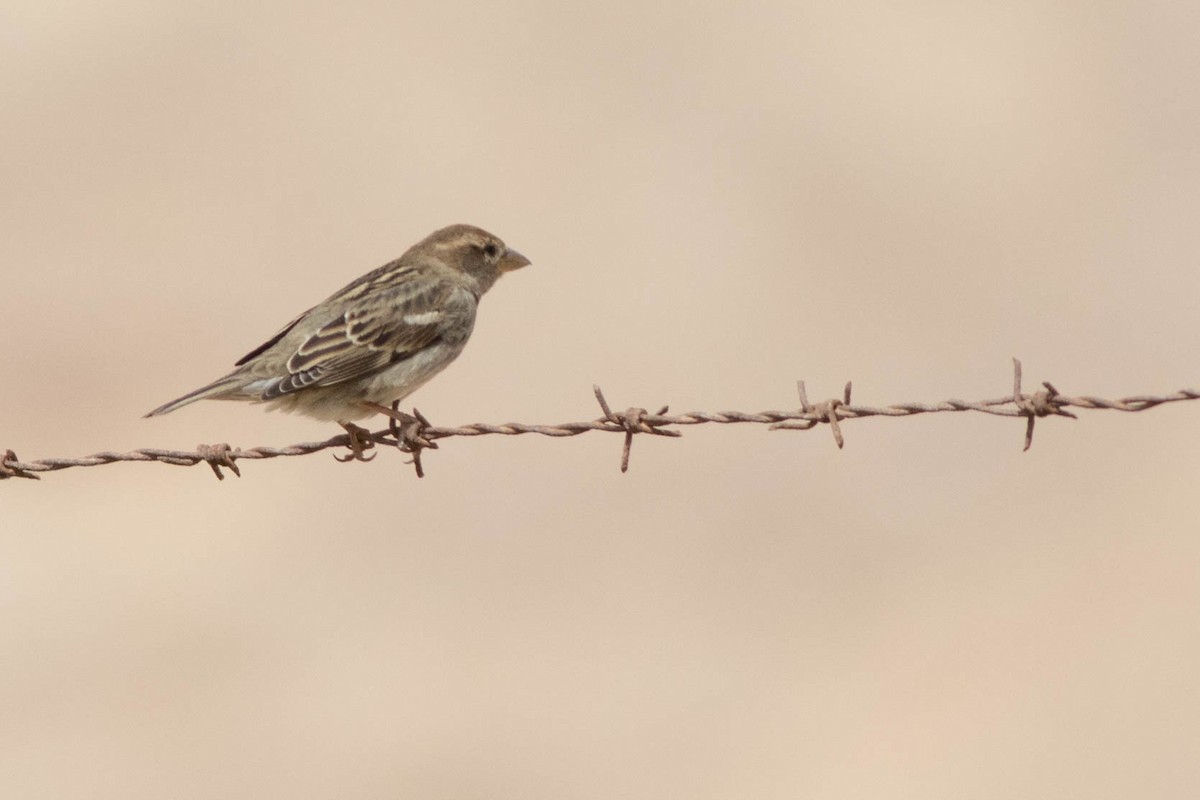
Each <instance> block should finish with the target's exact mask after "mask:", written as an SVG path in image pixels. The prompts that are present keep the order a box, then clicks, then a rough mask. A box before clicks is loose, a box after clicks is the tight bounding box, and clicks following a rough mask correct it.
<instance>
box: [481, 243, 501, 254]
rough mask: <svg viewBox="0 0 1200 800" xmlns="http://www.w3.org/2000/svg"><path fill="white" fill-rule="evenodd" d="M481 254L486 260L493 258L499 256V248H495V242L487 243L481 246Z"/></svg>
mask: <svg viewBox="0 0 1200 800" xmlns="http://www.w3.org/2000/svg"><path fill="white" fill-rule="evenodd" d="M483 254H484V255H485V256H487V257H488V258H495V257H496V256H498V255H499V254H500V248H499V247H497V246H496V243H495V242H488V243H487V244H485V245H484V246H483Z"/></svg>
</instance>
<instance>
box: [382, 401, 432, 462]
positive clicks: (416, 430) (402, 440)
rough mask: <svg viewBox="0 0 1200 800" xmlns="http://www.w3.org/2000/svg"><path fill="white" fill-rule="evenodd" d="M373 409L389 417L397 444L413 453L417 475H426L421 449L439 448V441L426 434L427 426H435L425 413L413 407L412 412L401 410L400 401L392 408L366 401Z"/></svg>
mask: <svg viewBox="0 0 1200 800" xmlns="http://www.w3.org/2000/svg"><path fill="white" fill-rule="evenodd" d="M366 405H367V407H368V408H370V409H372V410H373V411H378V412H379V413H380V414H383V415H384V416H386V417H387V418H388V430H389V431H390V432H391V434H392V436H395V437H396V446H397V447H399V448H400V450H401V451H403V452H405V453H412V462H411V463H412V465H413V467H415V468H416V470H417V477H418V478H423V477H425V470H424V469H423V468H422V467H421V451H422V450H424V449H426V448H428V449H430V450H437V442H435V441H433V440H432V439H430V438H429V437H428V436H426V435H425V430H426V429H427V428H430V427H433V426H432V424H431V423H430V422H429V420H427V419H425V415H424V414H422V413H421V412H420V411H417V410H416V409H415V408H414V409H413V413H412V414H406V413H404V412H403V411H401V410H400V401H399V400H397V401H395V402H394V403H392V406H391V408H388V407H387V406H384V405H380V404H379V403H370V402H368V403H366Z"/></svg>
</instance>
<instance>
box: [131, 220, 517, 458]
mask: <svg viewBox="0 0 1200 800" xmlns="http://www.w3.org/2000/svg"><path fill="white" fill-rule="evenodd" d="M528 264H529V259H527V258H526V257H525V256H523V255H521V254H520V253H518V252H517V251H516V250H512V249H510V248H508V247H507V246H505V244H504V242H502V241H501V240H500V239H499V238H497V237H496V236H493V235H492V234H490V233H488V232H487V231H485V230H481V229H480V228H476V227H473V226H471V225H451V226H450V227H448V228H442V229H441V230H439V231H435V232H434V233H432V234H430V235H429V236H427V237H425V238H424V239H422V240H421V241H420V242H417V243H416V244H415V245H413V246H412V247H410V248H409V249H408V251H407V252H406V253H405V254H404V255H402V256H400V258H398V259H396V260H395V261H392V262H391V263H389V264H385V265H383V266H382V267H380V268H379V269H376V270H374V271H373V272H368V273H367V274H366V275H363V276H362V277H361V278H359V279H358V280H355V281H353V282H351V283H350V284H348V285H347V286H346V287H345V288H343V289H342V290H341V291H339V292H337V293H335V294H334V295H332V296H331V297H329V298H328V299H327V300H325V301H323V302H321V303H319V304H317V305H315V306H313V307H312V308H310V309H309V310H308V311H305V312H304V313H303V314H301V315H300V316H298V317H296V318H295V319H294V320H292V321H291V322H289V323H288V324H287V325H285V326H284V327H283V329H282V330H281V331H279V333H277V334H275V335H274V336H272V337H271V338H270V339H268V340H267V341H266V342H264V343H263V344H261V345H259V346H258V347H256V348H255V349H254V350H252V351H250V352H249V353H247V354H246V355H245V356H243V357H242V359H241V360H240V361H238V362H237V364H236V366H237V369H235V370H233V371H232V372H230V373H229V374H228V375H226V376H224V377H222V378H218V379H217V380H215V381H213V382H212V383H210V384H208V385H207V386H202V387H200V388H199V389H196V390H195V391H192V392H188V393H187V394H185V395H184V396H183V397H180V398H178V399H176V400H172V401H171V402H169V403H167V404H165V405H162V406H159V407H158V408H156V409H154V410H153V411H151V412H150V413H149V414H147V415H146V416H147V417H156V416H159V415H161V414H169V413H170V412H172V411H174V410H175V409H177V408H181V407H183V406H186V405H188V404H189V403H194V402H195V401H197V400H244V401H248V402H252V403H266V404H267V405H268V406H269V408H271V409H272V410H274V409H278V410H282V411H289V412H296V413H299V414H306V415H308V416H310V417H314V418H316V419H320V420H325V421H335V422H337V423H339V424H341V425H342V427H343V428H345V429H346V430H347V431H348V432H349V433H350V435H351V441H352V447H354V445H355V444H356V442H355V436H356V433H357V434H358V435H361V434H362V433H364V431H363V430H362V429H361V428H358V427H357V426H355V425H353V424H351V423H352V421H353V420H358V419H362V418H364V417H368V416H371V415H372V414H377V413H384V414H388V415H389V416H395V412H393V411H392V409H391V408H388V407H387V404H389V403H392V402H393V401H398V400H402V399H403V398H405V397H407V396H408V395H410V394H412V393H413V392H414V391H416V390H417V389H418V388H420V386H421V385H423V384H424V383H425V382H426V381H428V380H429V379H430V378H432V377H433V376H434V375H437V374H438V373H439V372H441V371H442V370H443V369H445V368H446V367H447V366H449V364H450V362H451V361H453V360H454V359H455V358H457V357H458V354H459V353H461V352H462V350H463V347H465V346H466V344H467V339H469V338H470V336H471V330H472V329H473V328H474V326H475V310H476V308H477V307H478V305H479V299H480V298H481V297H483V295H484V293H485V292H487V290H488V289H490V288H492V285H493V284H495V282H496V280H497V279H498V278H499V277H500V276H501V275H503V274H504V273H506V272H511V271H512V270H515V269H519V268H521V267H524V266H527V265H528ZM363 444H364V442H363V441H361V440H359V441H357V445H358V447H355V448H354V449H355V453H356V455H358V456H361V450H360V449H359V447H361V446H362V445H363ZM368 446H369V445H368Z"/></svg>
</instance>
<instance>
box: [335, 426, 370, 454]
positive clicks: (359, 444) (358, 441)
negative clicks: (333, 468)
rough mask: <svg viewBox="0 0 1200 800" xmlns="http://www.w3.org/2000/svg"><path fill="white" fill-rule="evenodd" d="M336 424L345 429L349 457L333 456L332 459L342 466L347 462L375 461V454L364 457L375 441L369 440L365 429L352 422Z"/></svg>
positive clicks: (368, 434)
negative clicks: (348, 439) (347, 437)
mask: <svg viewBox="0 0 1200 800" xmlns="http://www.w3.org/2000/svg"><path fill="white" fill-rule="evenodd" d="M338 424H339V425H341V426H342V427H343V428H345V429H346V433H347V434H348V435H349V437H350V443H349V445H348V446H349V448H350V455H348V456H339V455H335V456H334V458H336V459H337V460H338V461H341V462H342V463H343V464H344V463H346V462H347V461H373V460H374V459H375V455H377V454H372V455H371V456H370V457H367V456H366V455H365V453H366V452H367V451H368V450H370V449H372V448H373V447H375V440H374V439H372V438H371V432H370V431H369V430H367V429H366V428H362V427H359V426H358V425H355V424H354V423H353V422H339V423H338Z"/></svg>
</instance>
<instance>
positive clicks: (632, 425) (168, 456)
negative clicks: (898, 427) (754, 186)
mask: <svg viewBox="0 0 1200 800" xmlns="http://www.w3.org/2000/svg"><path fill="white" fill-rule="evenodd" d="M1013 371H1014V374H1013V393H1012V394H1011V395H1009V396H1007V397H999V398H995V399H992V400H977V401H966V400H956V399H950V400H943V401H941V402H939V403H894V404H892V405H886V406H868V405H855V404H852V403H851V402H850V394H851V384H846V387H845V390H844V392H843V396H842V398H841V399H833V400H824V401H820V402H816V403H810V402H809V400H808V397H807V395H806V392H805V386H804V382H803V381H799V382H798V384H797V385H798V388H799V394H800V408H799V409H797V410H794V411H759V412H744V411H716V412H712V411H689V412H686V413H683V414H668V413H667V412H668V411H669V409H668V408H667V407H666V406H663V407H662V408H661V409H659V410H658V411H657V412H656V413H651V412H648V411H647V410H646V409H644V408H629V409H627V410H626V411H623V412H618V411H613V410H612V409H611V408H610V406H609V405H608V402H607V401H606V399H605V397H604V394H603V393H602V392H601V391H600V387H598V386H596V387H593V390H594V392H595V395H596V400H597V402H598V403H599V404H600V408H601V410H602V411H603V416H601V417H598V418H596V419H593V420H589V421H585V422H564V423H560V424H557V425H538V424H530V423H523V422H508V423H503V424H492V423H486V422H476V423H472V424H469V425H459V426H454V427H445V426H439V425H432V424H430V423H429V421H428V420H426V419H425V418H424V417H423V416H421V415H420V413H419V412H414V413H415V414H416V416H415V417H412V416H408V415H406V414H403V413H401V412H399V408H398V405H399V404H398V403H397V404H395V405H394V406H393V411H394V413H395V416H396V418H397V419H400V420H402V421H403V424H400V423H398V422H397V420H395V419H394V420H392V421H391V424H389V426H388V428H387V429H384V430H380V431H375V432H367V431H362V441H361V442H359V443H358V445H359V446H358V448H357V449H355V442H354V441H353V439H352V437H351V435H350V434H344V435H340V436H334V437H332V438H330V439H326V440H325V441H320V442H301V443H299V444H293V445H288V446H285V447H251V448H249V449H244V450H243V449H240V448H232V447H230V446H229V445H228V444H216V445H198V446H197V448H196V449H195V450H163V449H157V448H139V449H137V450H131V451H129V452H125V453H117V452H111V451H107V452H103V453H94V454H92V455H90V456H84V457H82V458H43V459H37V460H34V461H21V460H20V459H19V458H18V457H17V455H16V454H15V453H14V452H13V451H12V450H7V451H5V453H4V456H3V458H0V479H5V478H32V479H37V478H38V475H37V473H40V472H54V471H57V470H62V469H70V468H72V467H95V466H100V465H102V464H113V463H116V462H120V461H155V462H159V463H163V464H174V465H177V466H187V467H190V466H195V465H196V464H208V465H209V466H210V467H211V468H212V471H213V473H214V474H215V475H216V476H217V477H218V478H220V479H222V480H223V479H224V477H225V475H224V473H223V470H224V469H228V470H230V471H231V472H233V473H234V474H235V475H238V476H239V477H240V476H241V470H240V468H239V467H238V465H237V462H238V461H241V460H262V459H270V458H280V457H285V456H303V455H309V454H310V453H316V452H320V451H322V450H328V449H331V448H340V447H350V448H352V451H353V455H352V456H351V457H350V458H347V459H339V460H358V461H368V460H371V459H370V458H367V457H365V456H364V455H363V452H362V451H363V450H366V449H371V448H373V447H374V445H377V444H379V445H389V446H392V447H396V448H397V449H399V450H400V451H402V452H405V453H409V454H411V455H412V457H413V458H412V462H411V463H413V464H414V465H415V467H416V472H417V475H418V477H420V476H423V475H424V471H423V468H422V465H421V453H422V451H423V450H425V449H437V442H438V441H439V440H441V439H448V438H452V437H455V436H488V435H501V436H520V435H523V434H527V433H533V434H538V435H541V436H557V437H563V436H578V435H580V434H583V433H588V432H589V431H603V432H605V433H622V434H624V435H625V444H624V448H623V451H622V457H621V471H622V472H624V471H626V470H627V469H628V467H629V453H630V447H631V443H632V441H633V437H634V436H635V435H637V434H650V435H655V436H681V435H682V434H681V432H680V431H678V430H673V429H672V428H673V427H677V426H686V425H702V424H707V423H715V424H719V425H729V424H741V423H748V424H758V425H768V426H769V427H770V429H772V430H777V429H778V430H809V429H812V428H814V427H817V426H819V425H821V424H828V425H829V426H830V428H831V430H832V432H833V436H834V439H835V441H836V442H837V446H838V447H842V446H843V444H844V438H843V435H842V432H841V426H840V423H841V422H844V421H846V420H849V419H860V418H863V417H878V416H882V417H911V416H915V415H917V414H936V413H944V412H965V411H970V412H978V413H984V414H992V415H995V416H1002V417H1023V418H1025V419H1026V430H1025V449H1026V450H1028V449H1029V447H1030V445H1031V444H1032V441H1033V429H1034V423H1035V421H1036V420H1037V419H1038V418H1041V417H1046V416H1062V417H1071V418H1074V417H1075V415H1074V414H1073V413H1072V412H1070V411H1068V410H1067V409H1069V408H1078V409H1086V410H1111V411H1125V412H1136V411H1145V410H1147V409H1151V408H1155V407H1157V406H1160V405H1163V404H1166V403H1177V402H1182V401H1185V400H1198V399H1200V391H1197V390H1195V389H1181V390H1179V391H1177V392H1172V393H1170V394H1165V395H1135V396H1132V397H1125V398H1122V399H1119V400H1107V399H1104V398H1101V397H1092V396H1080V397H1069V396H1066V395H1063V394H1060V393H1059V392H1058V390H1057V389H1055V388H1054V386H1053V385H1052V384H1050V383H1048V382H1047V383H1043V384H1042V386H1043V387H1044V388H1043V389H1042V390H1039V391H1037V392H1034V393H1033V394H1025V393H1023V392H1022V391H1021V362H1020V361H1018V360H1017V359H1013ZM372 458H373V456H372Z"/></svg>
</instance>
